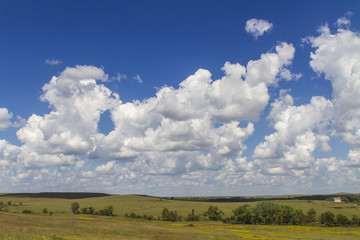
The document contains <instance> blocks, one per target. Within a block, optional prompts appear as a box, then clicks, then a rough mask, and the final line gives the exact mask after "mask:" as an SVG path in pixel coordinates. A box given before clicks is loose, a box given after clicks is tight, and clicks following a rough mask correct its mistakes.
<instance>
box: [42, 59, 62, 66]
mask: <svg viewBox="0 0 360 240" xmlns="http://www.w3.org/2000/svg"><path fill="white" fill-rule="evenodd" d="M61 63H62V61H60V60H58V59H54V58H51V59H46V60H45V64H48V65H59V64H61Z"/></svg>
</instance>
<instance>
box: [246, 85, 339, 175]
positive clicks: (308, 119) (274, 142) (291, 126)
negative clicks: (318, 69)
mask: <svg viewBox="0 0 360 240" xmlns="http://www.w3.org/2000/svg"><path fill="white" fill-rule="evenodd" d="M293 103H294V101H293V98H292V97H291V96H290V95H289V94H288V93H287V92H286V91H282V92H281V96H280V98H279V99H277V100H276V101H275V102H273V103H272V104H271V107H272V109H271V112H270V114H269V119H270V120H271V121H272V125H273V126H274V129H275V130H276V131H275V132H274V133H272V134H270V135H268V136H266V137H265V141H264V142H262V143H261V144H259V145H258V146H257V147H256V148H255V150H254V154H253V158H254V159H255V163H256V164H257V165H258V166H259V167H260V168H261V169H262V171H263V172H264V173H266V174H285V173H287V174H289V173H290V171H289V170H291V169H304V168H309V167H310V166H311V163H312V162H313V161H314V158H313V152H314V151H315V149H316V148H320V149H322V150H325V151H328V150H329V146H328V141H329V138H328V137H327V136H326V133H327V132H326V126H327V125H328V123H329V121H330V119H331V112H332V110H333V104H332V102H331V101H329V100H326V99H325V98H323V97H313V98H312V99H311V102H310V103H309V104H307V105H301V106H294V105H293ZM295 126H296V127H295Z"/></svg>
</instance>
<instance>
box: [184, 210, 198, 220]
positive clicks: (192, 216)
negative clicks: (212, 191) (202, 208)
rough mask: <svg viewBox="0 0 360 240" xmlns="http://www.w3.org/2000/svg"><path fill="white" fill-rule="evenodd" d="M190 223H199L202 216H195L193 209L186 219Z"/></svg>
mask: <svg viewBox="0 0 360 240" xmlns="http://www.w3.org/2000/svg"><path fill="white" fill-rule="evenodd" d="M185 220H186V221H188V222H194V221H199V220H200V216H199V215H195V210H194V209H192V210H191V213H189V214H188V215H187V217H186V219H185Z"/></svg>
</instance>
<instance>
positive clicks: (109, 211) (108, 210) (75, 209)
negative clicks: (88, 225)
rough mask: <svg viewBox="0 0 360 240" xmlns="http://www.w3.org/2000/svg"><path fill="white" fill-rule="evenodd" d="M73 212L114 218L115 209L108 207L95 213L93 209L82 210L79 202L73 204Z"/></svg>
mask: <svg viewBox="0 0 360 240" xmlns="http://www.w3.org/2000/svg"><path fill="white" fill-rule="evenodd" d="M71 212H72V213H73V214H80V213H82V214H94V215H105V216H113V212H114V208H113V206H112V205H109V206H106V207H105V208H104V209H100V210H98V211H95V208H93V207H83V208H81V209H80V204H79V203H78V202H73V203H72V204H71Z"/></svg>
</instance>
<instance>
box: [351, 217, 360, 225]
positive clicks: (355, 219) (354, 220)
mask: <svg viewBox="0 0 360 240" xmlns="http://www.w3.org/2000/svg"><path fill="white" fill-rule="evenodd" d="M351 222H352V224H354V225H359V226H360V218H359V217H358V216H356V215H354V216H353V217H352V220H351Z"/></svg>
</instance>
